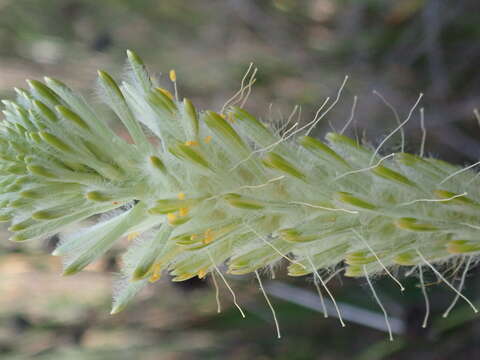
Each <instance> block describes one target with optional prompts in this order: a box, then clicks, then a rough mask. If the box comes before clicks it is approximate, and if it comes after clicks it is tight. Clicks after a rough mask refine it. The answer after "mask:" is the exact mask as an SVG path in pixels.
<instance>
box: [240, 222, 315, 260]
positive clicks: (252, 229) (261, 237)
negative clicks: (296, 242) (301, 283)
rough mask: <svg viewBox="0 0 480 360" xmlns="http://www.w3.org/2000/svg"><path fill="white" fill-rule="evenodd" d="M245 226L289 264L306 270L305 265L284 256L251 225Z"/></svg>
mask: <svg viewBox="0 0 480 360" xmlns="http://www.w3.org/2000/svg"><path fill="white" fill-rule="evenodd" d="M245 226H246V227H248V228H249V229H250V231H252V232H253V233H254V234H255V235H257V236H258V237H259V238H260V239H261V240H262V241H263V242H264V243H265V244H267V245H268V246H270V247H271V248H272V249H273V250H275V251H276V252H277V253H278V254H279V255H280V256H281V257H283V258H284V259H286V260H287V261H288V262H290V263H292V264H297V265H300V266H301V267H302V268H304V269H306V267H305V265H303V264H302V263H299V262H298V261H295V260H292V259H290V258H289V257H288V256H287V255H284V254H282V252H281V251H280V250H278V249H277V248H276V247H275V245H273V244H272V243H270V242H269V241H268V240H267V239H265V238H264V237H263V236H262V235H260V234H259V233H258V232H257V231H256V230H255V229H254V228H253V227H251V226H250V225H248V224H247V223H245Z"/></svg>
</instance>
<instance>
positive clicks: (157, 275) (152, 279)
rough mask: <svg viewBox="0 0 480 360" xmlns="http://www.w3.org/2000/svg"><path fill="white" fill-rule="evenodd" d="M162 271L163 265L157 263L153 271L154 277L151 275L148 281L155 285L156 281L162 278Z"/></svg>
mask: <svg viewBox="0 0 480 360" xmlns="http://www.w3.org/2000/svg"><path fill="white" fill-rule="evenodd" d="M161 270H162V264H161V263H156V264H155V265H153V270H152V275H150V278H149V279H148V281H149V282H151V283H153V282H155V281H158V279H160V277H161V274H160V272H161Z"/></svg>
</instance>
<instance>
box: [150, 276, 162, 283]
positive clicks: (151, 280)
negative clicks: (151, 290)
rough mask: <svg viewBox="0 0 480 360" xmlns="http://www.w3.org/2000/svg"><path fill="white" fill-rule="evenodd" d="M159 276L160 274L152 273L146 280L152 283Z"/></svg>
mask: <svg viewBox="0 0 480 360" xmlns="http://www.w3.org/2000/svg"><path fill="white" fill-rule="evenodd" d="M160 277H161V276H160V274H152V275H151V276H150V278H149V279H148V281H149V282H151V283H154V282H155V281H158V280H159V279H160Z"/></svg>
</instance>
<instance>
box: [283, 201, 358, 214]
mask: <svg viewBox="0 0 480 360" xmlns="http://www.w3.org/2000/svg"><path fill="white" fill-rule="evenodd" d="M289 204H293V205H303V206H308V207H311V208H314V209H321V210H327V211H343V212H346V213H348V214H358V211H356V210H348V209H342V208H329V207H325V206H319V205H313V204H309V203H306V202H301V201H291V202H289Z"/></svg>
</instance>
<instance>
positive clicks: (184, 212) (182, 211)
mask: <svg viewBox="0 0 480 360" xmlns="http://www.w3.org/2000/svg"><path fill="white" fill-rule="evenodd" d="M188 211H189V209H188V208H186V207H184V208H180V209H179V210H178V214H179V215H180V216H187V215H188Z"/></svg>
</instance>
